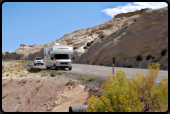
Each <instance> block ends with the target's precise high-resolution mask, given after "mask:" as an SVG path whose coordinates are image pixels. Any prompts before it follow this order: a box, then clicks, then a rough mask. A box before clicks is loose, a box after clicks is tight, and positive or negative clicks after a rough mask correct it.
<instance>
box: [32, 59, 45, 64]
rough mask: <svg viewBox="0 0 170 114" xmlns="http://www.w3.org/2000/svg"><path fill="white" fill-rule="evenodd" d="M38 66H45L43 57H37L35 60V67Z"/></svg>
mask: <svg viewBox="0 0 170 114" xmlns="http://www.w3.org/2000/svg"><path fill="white" fill-rule="evenodd" d="M36 64H42V65H43V64H44V60H43V59H42V58H41V57H36V58H35V59H34V65H36Z"/></svg>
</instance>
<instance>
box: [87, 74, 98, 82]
mask: <svg viewBox="0 0 170 114" xmlns="http://www.w3.org/2000/svg"><path fill="white" fill-rule="evenodd" d="M97 78H99V76H88V77H87V78H86V79H85V78H84V82H85V83H88V82H90V81H93V80H95V79H97Z"/></svg>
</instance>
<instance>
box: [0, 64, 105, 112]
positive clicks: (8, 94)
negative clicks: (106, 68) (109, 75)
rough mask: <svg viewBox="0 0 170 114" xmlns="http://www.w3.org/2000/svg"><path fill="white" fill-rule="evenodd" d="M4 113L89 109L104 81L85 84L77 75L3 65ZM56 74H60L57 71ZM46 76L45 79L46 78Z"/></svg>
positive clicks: (17, 65)
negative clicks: (53, 73) (90, 101)
mask: <svg viewBox="0 0 170 114" xmlns="http://www.w3.org/2000/svg"><path fill="white" fill-rule="evenodd" d="M2 66H3V69H2V110H3V111H4V112H68V111H69V106H76V105H86V104H87V102H88V98H89V97H90V96H91V95H92V94H93V95H97V96H100V95H101V93H102V91H103V89H102V88H101V84H102V83H103V82H104V81H105V79H101V78H97V79H96V80H94V81H89V82H88V83H84V79H83V78H82V77H81V76H79V75H78V74H69V73H67V74H66V73H61V75H59V74H57V75H56V76H55V77H51V76H50V74H49V72H50V71H32V70H31V69H30V68H29V65H28V64H26V65H23V67H22V65H21V64H20V63H17V62H14V61H2ZM56 72H57V71H56ZM44 74H46V75H44Z"/></svg>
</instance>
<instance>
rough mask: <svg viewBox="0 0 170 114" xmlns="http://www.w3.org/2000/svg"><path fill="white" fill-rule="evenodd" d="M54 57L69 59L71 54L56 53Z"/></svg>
mask: <svg viewBox="0 0 170 114" xmlns="http://www.w3.org/2000/svg"><path fill="white" fill-rule="evenodd" d="M54 58H55V59H69V55H68V54H55V55H54Z"/></svg>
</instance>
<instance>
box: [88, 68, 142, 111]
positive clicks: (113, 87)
mask: <svg viewBox="0 0 170 114" xmlns="http://www.w3.org/2000/svg"><path fill="white" fill-rule="evenodd" d="M102 88H104V92H103V95H102V96H101V97H100V98H98V97H97V96H93V95H92V97H91V98H89V100H88V107H87V112H138V111H142V108H141V105H142V104H141V102H140V101H139V100H138V97H137V92H135V91H134V90H133V88H131V87H130V86H129V83H128V82H127V81H126V77H125V73H124V72H123V71H122V70H121V71H118V72H117V73H116V75H112V76H110V75H109V76H108V78H107V81H106V82H105V83H103V84H102Z"/></svg>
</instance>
